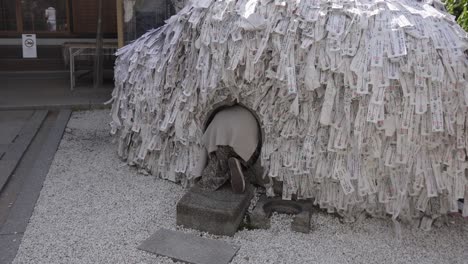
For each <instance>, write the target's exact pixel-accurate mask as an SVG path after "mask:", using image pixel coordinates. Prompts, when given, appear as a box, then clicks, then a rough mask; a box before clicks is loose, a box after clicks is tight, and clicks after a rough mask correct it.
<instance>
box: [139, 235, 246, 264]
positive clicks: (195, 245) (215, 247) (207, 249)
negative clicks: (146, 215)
mask: <svg viewBox="0 0 468 264" xmlns="http://www.w3.org/2000/svg"><path fill="white" fill-rule="evenodd" d="M138 249H141V250H144V251H148V252H151V253H154V254H157V255H162V256H166V257H170V258H173V259H175V260H178V261H184V262H188V263H194V264H224V263H229V262H231V260H232V258H233V257H234V255H236V253H237V251H238V250H239V246H236V245H231V244H229V243H226V242H224V241H219V240H214V239H208V238H203V237H200V236H197V235H193V234H186V233H183V232H180V231H172V230H167V229H159V230H158V231H157V232H156V233H155V234H153V235H152V236H151V237H150V238H149V239H148V240H145V241H144V242H143V243H142V244H141V245H140V246H139V247H138Z"/></svg>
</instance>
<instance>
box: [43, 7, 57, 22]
mask: <svg viewBox="0 0 468 264" xmlns="http://www.w3.org/2000/svg"><path fill="white" fill-rule="evenodd" d="M56 12H57V11H56V10H55V8H53V7H49V8H47V9H46V11H45V17H46V18H47V22H52V21H56V20H57V17H56Z"/></svg>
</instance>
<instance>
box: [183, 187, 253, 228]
mask: <svg viewBox="0 0 468 264" xmlns="http://www.w3.org/2000/svg"><path fill="white" fill-rule="evenodd" d="M252 197H253V187H252V186H251V185H249V186H248V187H247V189H246V191H245V192H244V193H242V194H234V193H233V192H232V190H231V187H230V186H229V185H225V186H224V187H222V188H221V189H219V190H217V191H214V192H210V191H205V190H202V189H200V188H199V187H198V186H194V187H192V188H191V189H190V190H189V191H188V192H187V193H186V194H185V195H184V196H183V197H182V199H180V201H179V202H178V203H177V225H181V226H184V227H186V228H193V229H197V230H201V231H205V232H208V233H211V234H215V235H225V236H232V235H234V234H235V233H236V232H237V229H238V228H239V225H240V223H241V221H242V219H243V217H244V214H245V212H246V211H247V208H248V207H249V204H250V200H251V199H252Z"/></svg>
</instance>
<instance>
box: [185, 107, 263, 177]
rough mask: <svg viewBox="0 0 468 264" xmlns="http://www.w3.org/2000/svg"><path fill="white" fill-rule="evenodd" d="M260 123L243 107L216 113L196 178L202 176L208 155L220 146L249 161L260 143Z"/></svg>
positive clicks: (195, 173) (207, 132)
mask: <svg viewBox="0 0 468 264" xmlns="http://www.w3.org/2000/svg"><path fill="white" fill-rule="evenodd" d="M259 136H260V135H259V128H258V123H257V120H256V119H255V117H254V116H253V115H252V113H251V112H250V111H249V110H247V109H245V108H244V107H242V106H232V107H228V108H226V109H223V110H221V111H220V112H218V113H216V115H215V117H214V118H213V120H212V121H211V123H210V124H209V125H208V128H207V129H206V131H205V134H204V135H203V140H202V142H203V145H204V147H205V151H203V152H202V153H201V155H200V158H199V160H198V164H197V167H196V168H195V170H194V171H193V175H194V176H195V177H199V176H201V174H202V172H203V169H204V168H205V166H206V164H207V161H208V153H211V152H213V151H216V150H217V148H218V146H230V147H232V148H233V149H234V151H235V152H236V153H237V155H239V157H241V158H242V159H243V160H244V161H246V162H247V161H248V160H249V159H250V158H251V157H252V155H253V154H254V152H255V150H256V149H257V145H258V142H259Z"/></svg>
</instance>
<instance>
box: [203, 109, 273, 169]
mask: <svg viewBox="0 0 468 264" xmlns="http://www.w3.org/2000/svg"><path fill="white" fill-rule="evenodd" d="M232 106H241V107H242V108H245V109H247V110H248V111H249V112H250V113H251V114H252V115H253V117H255V120H256V121H257V126H258V131H259V137H258V145H257V148H256V151H255V152H254V154H253V156H252V159H253V160H252V161H253V162H257V160H258V159H259V157H260V155H261V149H262V143H263V140H264V132H263V128H262V126H261V125H260V124H261V122H260V118H259V117H258V115H257V113H256V112H255V111H254V110H252V109H250V108H249V107H247V106H246V105H244V104H242V103H238V102H235V101H232V102H221V103H219V104H217V105H214V106H213V107H212V109H211V110H210V111H208V112H207V114H206V118H205V122H204V123H203V132H205V131H206V129H207V128H208V126H209V124H210V123H211V121H213V118H214V117H215V116H216V114H217V113H219V112H220V111H222V110H224V109H227V108H230V107H232Z"/></svg>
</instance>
